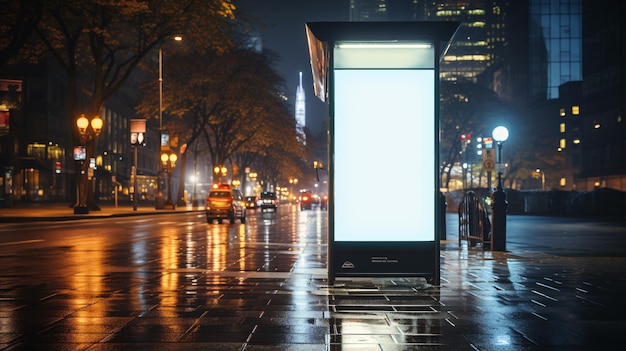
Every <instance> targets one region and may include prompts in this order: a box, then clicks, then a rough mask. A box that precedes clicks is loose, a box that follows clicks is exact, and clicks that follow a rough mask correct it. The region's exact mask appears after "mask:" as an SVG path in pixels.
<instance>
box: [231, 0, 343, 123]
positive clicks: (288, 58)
mask: <svg viewBox="0 0 626 351" xmlns="http://www.w3.org/2000/svg"><path fill="white" fill-rule="evenodd" d="M233 3H234V4H235V6H237V8H238V9H241V10H243V11H246V12H249V13H251V14H252V15H254V16H255V17H257V18H259V19H261V21H262V22H261V23H260V24H262V25H263V27H265V28H260V31H261V39H262V41H263V46H264V48H266V49H269V50H272V51H275V52H276V53H277V54H278V55H279V56H280V59H281V61H279V62H277V63H276V66H275V69H276V71H277V72H278V73H279V74H280V75H281V76H282V77H283V79H284V80H285V84H286V88H287V89H288V94H289V99H290V102H291V103H292V104H295V96H296V88H297V86H298V80H299V72H302V79H303V86H304V90H305V92H306V124H307V127H308V128H309V129H311V131H312V132H313V134H318V133H319V132H321V131H322V128H323V127H324V125H325V122H326V119H327V116H328V107H327V105H326V104H325V103H323V102H321V101H320V100H319V99H318V98H317V97H316V96H315V95H314V92H313V82H312V78H311V65H310V63H309V51H308V46H307V42H306V32H305V27H304V24H305V23H306V22H319V21H346V20H347V19H348V7H347V5H346V3H347V2H346V1H344V0H233Z"/></svg>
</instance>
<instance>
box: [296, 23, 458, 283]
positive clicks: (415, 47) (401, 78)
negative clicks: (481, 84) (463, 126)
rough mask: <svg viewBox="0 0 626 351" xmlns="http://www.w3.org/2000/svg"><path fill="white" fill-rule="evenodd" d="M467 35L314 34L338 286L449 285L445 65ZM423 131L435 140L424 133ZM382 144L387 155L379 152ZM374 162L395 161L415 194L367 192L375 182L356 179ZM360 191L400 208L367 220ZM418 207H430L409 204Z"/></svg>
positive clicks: (434, 28) (429, 27) (367, 30)
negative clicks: (414, 281)
mask: <svg viewBox="0 0 626 351" xmlns="http://www.w3.org/2000/svg"><path fill="white" fill-rule="evenodd" d="M458 25H459V24H458V23H451V22H313V23H307V24H306V31H307V39H308V42H309V52H310V55H311V65H312V70H313V77H314V88H315V93H316V95H317V96H318V97H319V98H320V99H321V100H322V101H328V106H329V148H328V150H329V159H328V165H329V167H328V172H329V203H328V210H329V217H328V218H329V223H328V227H329V233H328V263H327V264H328V267H327V268H328V278H329V281H330V282H331V283H332V282H334V280H335V278H336V277H393V276H402V277H409V276H419V277H424V278H426V279H427V280H428V281H429V282H430V283H433V284H437V285H438V284H439V282H440V272H439V270H440V264H439V256H440V245H439V235H438V233H439V229H440V228H439V225H440V222H441V221H440V220H439V219H440V218H442V217H441V216H443V215H444V214H443V213H441V207H440V206H439V205H438V203H439V201H440V196H439V184H438V179H439V177H438V172H439V171H438V169H439V168H438V164H439V103H438V102H439V98H438V97H439V84H438V82H439V60H440V59H441V57H443V54H444V53H445V51H446V50H447V48H448V47H449V44H450V41H451V40H452V37H453V36H454V33H455V32H456V30H457V28H458ZM381 115H385V116H381ZM346 123H348V124H346ZM350 123H352V124H350ZM420 123H421V124H420ZM421 125H425V126H426V130H419V129H420V126H421ZM353 127H354V128H353ZM378 129H380V130H378ZM418 138H419V139H418ZM373 139H374V140H373ZM372 142H377V145H376V146H374V147H372V146H371V143H372ZM420 152H421V153H422V154H421V155H420V154H418V153H420ZM369 156H372V157H374V158H376V160H372V163H374V164H376V163H377V161H378V163H380V164H385V163H386V162H385V160H380V158H385V159H388V161H390V162H391V163H393V164H395V165H396V166H397V167H399V168H400V171H402V172H404V173H406V174H407V175H408V176H409V177H410V178H411V179H413V180H415V182H416V184H415V187H414V188H412V190H413V191H414V192H415V193H414V194H413V195H412V196H411V195H407V197H406V198H404V199H401V198H400V197H402V196H403V195H402V190H400V189H397V188H395V187H393V186H392V185H390V184H387V185H380V186H378V187H375V186H369V187H367V182H368V181H367V179H366V180H363V183H361V179H358V177H357V173H355V171H354V170H355V169H358V168H360V167H363V168H365V167H371V165H370V164H369V163H367V162H366V161H367V157H369ZM353 162H354V163H353ZM363 163H367V164H363ZM424 163H430V164H431V167H432V169H430V170H428V169H424V168H425V167H426V168H428V166H424ZM370 172H371V170H370ZM364 174H367V172H365V171H364ZM359 187H366V189H365V190H364V191H375V190H376V188H379V189H380V190H381V191H384V190H385V189H387V190H388V191H390V192H391V193H389V194H390V195H388V196H389V197H388V199H389V201H390V202H391V204H390V205H394V204H395V205H396V207H395V208H396V210H395V211H394V210H392V208H393V206H389V207H387V208H383V209H382V210H383V211H376V209H373V210H374V212H375V213H372V214H367V216H362V218H361V219H360V220H359V219H358V215H354V213H353V212H352V211H355V209H351V208H350V204H349V202H350V201H356V202H357V203H359V202H361V201H362V200H363V199H360V198H359V196H360V194H359V193H358V189H359ZM394 196H395V197H394ZM348 197H350V199H348ZM352 197H356V198H355V199H353V198H352ZM415 197H417V198H419V199H420V203H410V204H409V205H408V206H406V205H405V206H403V204H402V203H399V201H400V200H404V201H409V200H410V199H411V198H415ZM377 201H380V198H378V200H377ZM403 207H404V209H406V212H405V213H402V212H401V211H402V209H403ZM374 216H377V217H374ZM378 216H380V217H384V218H386V220H388V221H391V222H385V220H381V219H380V218H379V217H378ZM361 221H365V223H362V222H361ZM403 221H407V222H404V224H403ZM396 223H397V224H396Z"/></svg>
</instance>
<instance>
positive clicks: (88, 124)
mask: <svg viewBox="0 0 626 351" xmlns="http://www.w3.org/2000/svg"><path fill="white" fill-rule="evenodd" d="M103 125H104V122H103V121H102V119H101V118H100V116H97V115H96V116H94V117H93V118H92V119H91V121H90V120H89V119H88V118H87V117H85V115H84V114H82V115H80V117H78V119H77V120H76V128H78V133H79V134H80V139H81V145H82V146H81V148H82V149H83V150H84V154H83V155H82V156H81V157H78V158H77V157H76V156H75V159H76V160H77V161H80V174H79V175H78V176H79V181H78V192H77V196H78V201H77V205H76V206H75V207H74V213H75V214H88V213H89V206H88V204H87V202H88V199H87V184H88V182H89V175H88V173H89V164H90V162H91V161H90V158H91V156H92V155H93V152H94V149H95V144H94V143H95V140H96V138H97V137H98V136H99V135H100V132H101V131H102V126H103Z"/></svg>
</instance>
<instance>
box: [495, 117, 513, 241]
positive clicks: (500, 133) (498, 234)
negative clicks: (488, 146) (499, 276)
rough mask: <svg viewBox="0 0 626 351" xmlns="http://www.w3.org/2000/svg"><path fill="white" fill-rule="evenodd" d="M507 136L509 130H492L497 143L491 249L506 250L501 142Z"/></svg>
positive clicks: (504, 193) (502, 128)
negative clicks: (496, 174)
mask: <svg viewBox="0 0 626 351" xmlns="http://www.w3.org/2000/svg"><path fill="white" fill-rule="evenodd" d="M508 138H509V130H508V129H506V127H503V126H498V127H496V128H495V129H494V130H493V139H494V140H495V141H496V143H497V145H498V162H497V166H498V169H497V171H498V185H497V187H496V190H495V191H494V192H493V204H492V210H493V211H492V235H491V236H492V237H491V249H492V250H494V251H506V210H507V207H508V203H507V201H506V192H505V191H504V190H503V188H502V171H503V169H502V168H503V164H502V143H504V142H505V141H506V140H507V139H508Z"/></svg>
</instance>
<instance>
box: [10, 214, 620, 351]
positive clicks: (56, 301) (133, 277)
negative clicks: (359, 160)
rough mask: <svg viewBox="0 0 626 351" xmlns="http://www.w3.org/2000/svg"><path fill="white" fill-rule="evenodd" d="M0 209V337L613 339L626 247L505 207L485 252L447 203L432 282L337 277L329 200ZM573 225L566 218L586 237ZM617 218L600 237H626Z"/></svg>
mask: <svg viewBox="0 0 626 351" xmlns="http://www.w3.org/2000/svg"><path fill="white" fill-rule="evenodd" d="M59 211H60V212H58V213H61V214H62V215H65V212H64V210H62V209H61V210H59ZM0 212H2V213H1V214H0V217H3V218H4V220H3V222H5V224H3V225H2V229H0V237H1V238H2V240H0V350H183V351H184V350H279V351H280V350H313V351H315V350H359V351H369V350H377V351H379V350H521V351H523V350H597V349H602V350H618V349H619V350H621V349H623V345H622V343H623V341H622V335H621V333H622V332H623V331H624V330H626V317H625V313H626V302H625V301H626V300H625V299H624V291H625V290H626V264H625V263H626V255H625V254H624V253H623V252H622V253H621V254H620V252H621V251H615V250H604V251H602V252H601V253H600V254H594V252H597V251H590V250H585V249H584V248H582V249H581V248H575V247H572V248H571V249H568V250H566V251H559V250H555V247H556V246H558V244H557V243H558V241H559V237H560V238H561V239H560V240H568V237H567V236H563V235H562V234H561V233H560V232H559V229H552V230H551V232H550V233H552V234H553V235H552V236H550V237H549V238H548V234H550V233H546V235H545V236H546V240H545V242H544V241H537V242H536V243H535V244H533V241H532V240H528V239H522V238H524V237H528V236H529V234H527V233H526V232H531V231H532V230H533V225H538V224H537V223H540V224H541V225H547V224H546V223H547V222H545V221H546V219H545V218H537V219H536V222H535V221H534V219H532V220H531V219H529V218H518V217H512V216H509V220H508V221H509V223H508V224H509V231H510V233H509V236H510V242H509V243H508V246H507V251H504V252H492V251H490V250H482V249H481V248H480V247H468V246H467V243H466V242H463V241H462V242H459V241H458V236H457V234H458V222H457V221H456V219H457V218H456V216H455V214H452V213H449V214H447V238H446V239H447V240H443V241H442V242H441V252H440V258H441V261H440V262H441V283H440V284H439V285H430V284H428V283H427V282H426V281H425V280H423V279H420V278H403V277H393V278H341V279H337V280H335V282H334V284H332V285H331V284H329V282H328V279H327V274H326V259H327V256H326V250H327V247H326V237H325V233H326V231H327V224H326V221H327V213H326V212H325V211H319V210H313V211H304V212H301V211H297V210H295V207H291V206H282V207H281V208H280V210H279V213H278V214H277V215H276V217H271V216H268V215H265V214H260V215H259V214H257V215H251V216H249V218H248V221H247V223H246V224H245V225H242V224H240V223H234V224H224V225H218V224H206V222H203V218H202V215H201V211H199V212H198V211H194V210H188V211H187V210H186V209H179V210H177V211H175V212H177V213H163V212H162V213H160V214H159V216H152V214H153V213H152V212H153V211H151V210H150V209H145V208H142V209H140V210H139V211H133V212H135V213H130V212H129V211H127V210H124V211H121V210H118V209H111V208H105V209H103V211H101V212H98V213H97V214H92V215H91V217H90V220H76V221H75V220H73V219H64V220H59V218H58V216H59V214H58V213H57V212H54V213H53V212H51V210H50V211H49V212H48V214H47V215H44V214H43V210H42V211H41V212H38V214H34V213H33V211H31V212H30V213H29V214H26V216H30V217H39V219H38V221H37V222H34V221H32V218H31V221H18V220H13V221H12V220H10V219H9V218H14V219H16V218H18V217H19V218H24V216H20V215H19V214H18V213H17V212H15V213H13V214H12V215H7V212H6V211H4V212H3V209H0ZM137 212H139V213H137ZM137 215H145V216H141V217H137ZM70 217H71V216H70ZM83 218H84V217H83ZM83 218H81V219H83ZM560 220H562V219H559V221H560ZM18 222H19V223H18ZM548 222H549V220H548ZM533 223H534V224H533ZM577 223H579V222H577V221H576V220H571V221H570V220H569V219H567V220H565V224H563V225H567V231H570V232H572V231H576V228H581V230H589V231H590V232H589V233H586V235H587V236H589V235H593V228H594V226H595V225H594V224H593V223H594V222H587V221H585V222H582V223H579V224H577ZM590 223H591V224H590ZM561 226H562V225H561V223H560V222H559V223H558V226H554V228H561ZM595 227H596V228H600V227H599V226H595ZM611 228H613V227H611ZM620 228H621V226H617V227H615V229H614V231H613V229H612V230H611V231H603V233H602V234H601V235H603V238H604V239H603V240H605V241H604V242H605V244H604V246H607V245H610V246H613V247H623V242H624V241H625V240H626V238H625V236H626V233H624V231H623V230H622V229H620ZM42 230H44V231H45V233H42ZM538 230H539V229H538ZM542 230H545V229H542ZM598 231H599V230H598ZM520 232H524V233H520ZM85 233H88V235H85ZM590 233H591V234H590ZM574 235H575V234H574ZM599 235H600V234H599ZM568 245H570V246H571V245H572V244H571V243H569V244H568Z"/></svg>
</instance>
